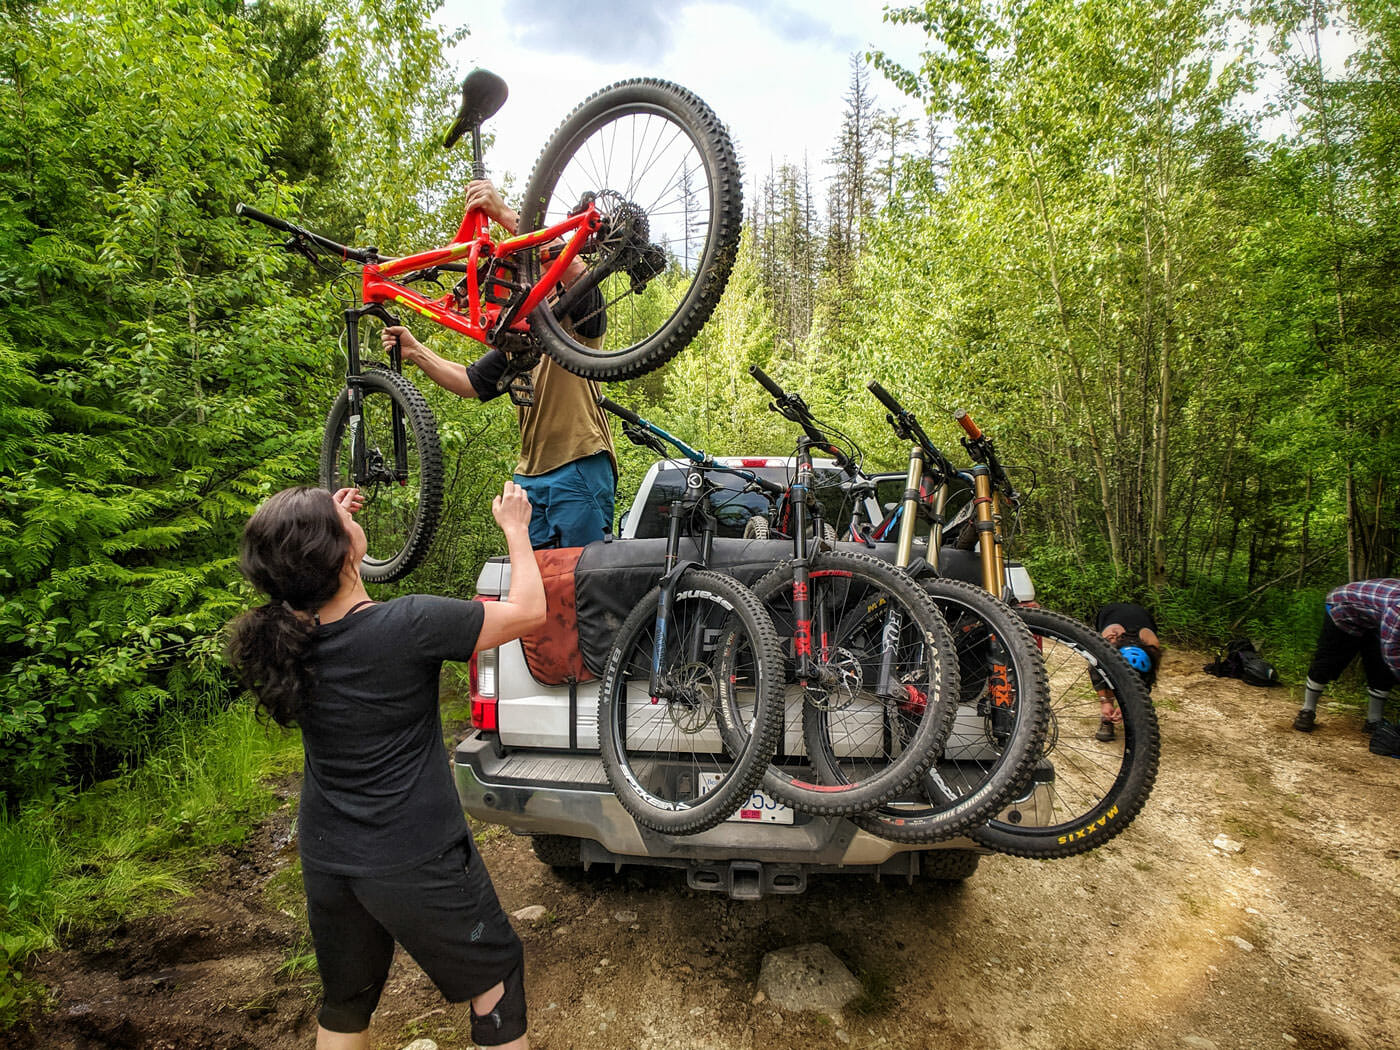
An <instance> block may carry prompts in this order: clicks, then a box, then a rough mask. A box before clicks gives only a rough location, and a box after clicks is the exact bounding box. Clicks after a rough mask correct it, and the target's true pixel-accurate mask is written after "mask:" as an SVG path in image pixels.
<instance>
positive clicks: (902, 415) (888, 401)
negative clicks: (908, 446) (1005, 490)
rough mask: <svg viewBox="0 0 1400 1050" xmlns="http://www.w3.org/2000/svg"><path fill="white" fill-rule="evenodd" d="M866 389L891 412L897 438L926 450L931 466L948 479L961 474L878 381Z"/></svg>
mask: <svg viewBox="0 0 1400 1050" xmlns="http://www.w3.org/2000/svg"><path fill="white" fill-rule="evenodd" d="M865 388H866V389H867V390H869V391H870V392H871V393H872V394H874V395H875V399H876V400H877V401H879V402H880V404H882V405H884V406H885V408H886V409H888V410H889V413H890V414H889V416H888V419H889V423H890V426H891V427H893V428H894V432H895V436H896V437H898V438H900V439H901V440H913V441H914V442H916V443H917V444H918V446H919V447H920V448H921V449H923V450H924V456H925V457H926V458H927V459H928V463H929V466H930V467H931V468H932V469H933V470H935V471H936V472H938V473H940V474H942V475H943V476H944V477H946V478H953V477H957V476H958V474H959V472H958V470H957V469H956V468H955V467H954V466H953V464H952V463H950V462H948V457H947V456H945V455H944V454H943V450H942V449H940V448H939V447H938V446H937V445H935V444H934V443H933V441H932V440H931V439H930V438H929V436H928V435H927V434H926V433H924V428H923V427H921V426H920V425H919V420H918V418H917V417H916V416H915V415H914V413H912V412H910V411H909V410H908V409H906V408H905V407H904V406H903V405H901V404H900V403H899V399H898V398H896V397H895V396H894V395H893V394H891V393H890V392H889V391H888V390H886V389H885V388H884V387H883V386H881V385H880V383H879V381H878V380H874V379H872V380H871V381H870V382H869V383H867V384H866V385H865Z"/></svg>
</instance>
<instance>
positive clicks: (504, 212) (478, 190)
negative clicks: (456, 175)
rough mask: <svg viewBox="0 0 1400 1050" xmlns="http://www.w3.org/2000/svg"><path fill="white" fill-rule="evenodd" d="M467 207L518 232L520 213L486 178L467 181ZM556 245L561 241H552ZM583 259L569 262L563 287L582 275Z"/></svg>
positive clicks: (509, 229) (503, 227) (511, 231)
mask: <svg viewBox="0 0 1400 1050" xmlns="http://www.w3.org/2000/svg"><path fill="white" fill-rule="evenodd" d="M467 207H468V208H480V209H481V210H482V211H484V212H485V213H486V214H487V216H489V217H490V218H492V219H494V220H495V221H496V222H498V223H500V224H501V228H502V229H504V230H505V231H506V232H507V233H509V234H511V235H512V236H514V235H515V234H517V233H519V232H520V213H519V212H517V211H516V210H515V209H514V208H512V207H511V206H510V205H509V204H507V203H506V202H505V198H504V197H502V196H501V192H500V190H498V189H496V187H495V185H493V184H492V183H491V182H490V180H488V179H477V180H476V181H475V182H469V183H467ZM554 243H555V244H556V245H558V244H562V243H563V242H562V241H556V242H554ZM586 269H587V267H586V266H584V264H583V260H581V259H579V258H578V257H575V258H574V261H573V262H571V263H569V267H568V269H566V270H565V271H564V276H563V278H562V280H563V282H564V287H565V288H567V287H568V286H569V285H571V284H573V283H574V282H575V281H577V280H578V279H579V278H580V277H582V276H583V272H584V270H586Z"/></svg>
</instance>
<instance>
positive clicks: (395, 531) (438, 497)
mask: <svg viewBox="0 0 1400 1050" xmlns="http://www.w3.org/2000/svg"><path fill="white" fill-rule="evenodd" d="M360 379H361V382H362V385H363V390H364V397H363V406H362V409H361V418H360V420H359V431H358V433H359V437H360V440H361V442H362V444H363V448H364V468H363V471H362V472H359V473H357V471H356V465H355V464H356V456H355V450H354V442H355V433H354V432H353V431H352V420H351V418H350V391H349V390H348V389H346V390H342V391H341V392H340V396H339V397H337V398H336V400H335V404H333V405H332V406H331V410H330V413H329V414H328V415H327V416H326V430H325V434H324V436H323V437H322V440H321V469H320V479H321V484H322V485H323V486H325V487H326V488H327V489H329V490H330V491H331V492H335V491H336V490H337V489H342V488H349V487H351V486H353V487H356V488H358V489H359V490H360V494H361V495H362V496H363V497H364V501H365V502H364V506H363V507H361V508H360V511H359V512H358V513H357V514H356V515H355V520H356V521H357V522H359V523H360V527H361V528H362V529H364V530H365V542H366V544H367V550H366V551H365V556H364V558H363V559H362V560H361V561H360V575H361V576H363V577H364V578H365V579H366V580H368V581H370V582H372V583H388V582H389V581H391V580H397V579H400V578H402V577H403V576H406V575H407V574H408V573H410V572H412V571H413V569H415V568H416V567H417V566H418V565H419V563H420V562H422V560H423V558H424V557H425V556H426V555H427V553H428V548H429V546H431V544H432V540H433V533H434V532H435V531H437V527H438V521H439V519H440V517H441V514H442V491H443V478H442V451H441V448H440V447H439V445H438V430H437V420H436V419H434V418H433V411H432V409H431V408H429V407H428V402H427V401H426V400H425V399H424V397H423V394H422V393H421V392H420V391H419V390H418V388H417V387H415V386H414V385H413V384H412V383H411V382H409V381H408V380H407V379H405V378H404V377H403V376H402V375H400V374H399V373H397V372H393V371H390V370H389V369H386V368H380V367H378V366H370V367H368V368H366V369H365V370H364V372H362V373H361V376H360ZM400 459H402V462H403V469H402V470H400V468H399V462H400Z"/></svg>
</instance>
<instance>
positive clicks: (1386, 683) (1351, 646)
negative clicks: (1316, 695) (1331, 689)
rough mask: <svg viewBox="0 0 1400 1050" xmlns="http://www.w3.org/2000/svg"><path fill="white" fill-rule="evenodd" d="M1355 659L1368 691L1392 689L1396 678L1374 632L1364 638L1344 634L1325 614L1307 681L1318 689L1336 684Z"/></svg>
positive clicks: (1359, 635)
mask: <svg viewBox="0 0 1400 1050" xmlns="http://www.w3.org/2000/svg"><path fill="white" fill-rule="evenodd" d="M1358 655H1359V656H1360V657H1361V670H1362V672H1363V673H1364V674H1365V676H1366V685H1367V687H1368V688H1370V689H1372V690H1375V691H1376V692H1378V693H1383V692H1385V691H1386V690H1387V689H1390V688H1391V687H1392V686H1394V685H1395V675H1394V674H1393V673H1392V672H1391V670H1390V667H1389V665H1387V664H1386V662H1385V657H1384V656H1382V655H1381V640H1380V636H1379V635H1378V634H1377V633H1376V632H1375V631H1367V632H1366V633H1365V634H1352V633H1350V632H1349V631H1344V630H1342V629H1341V628H1340V627H1338V626H1337V625H1336V623H1335V622H1334V621H1333V620H1332V616H1331V614H1330V613H1328V614H1327V615H1325V616H1323V618H1322V634H1321V635H1320V636H1319V638H1318V639H1317V649H1316V650H1314V651H1313V658H1312V663H1311V664H1309V665H1308V677H1309V678H1311V679H1312V680H1313V681H1314V682H1316V683H1317V684H1318V685H1326V684H1327V683H1329V682H1335V681H1336V680H1337V679H1338V678H1340V677H1342V672H1343V671H1345V670H1346V669H1347V666H1348V665H1349V664H1350V663H1351V662H1352V661H1353V660H1355V659H1356V657H1357V656H1358Z"/></svg>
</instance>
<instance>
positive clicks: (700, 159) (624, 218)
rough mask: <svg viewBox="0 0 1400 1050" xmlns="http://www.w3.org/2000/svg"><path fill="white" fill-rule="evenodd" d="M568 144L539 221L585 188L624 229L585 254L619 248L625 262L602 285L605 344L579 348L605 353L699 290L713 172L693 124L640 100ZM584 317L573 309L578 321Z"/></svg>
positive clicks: (617, 350)
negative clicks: (688, 125) (690, 127)
mask: <svg viewBox="0 0 1400 1050" xmlns="http://www.w3.org/2000/svg"><path fill="white" fill-rule="evenodd" d="M567 151H568V159H567V161H565V162H564V164H563V165H562V166H561V167H560V169H559V171H558V172H557V174H556V176H555V178H554V180H553V182H552V184H551V185H550V186H549V187H548V190H547V201H546V204H545V207H544V212H543V217H542V219H541V221H540V225H541V226H547V225H551V224H553V223H557V222H561V221H563V220H564V219H565V218H567V217H568V215H569V213H570V212H571V211H573V210H575V209H576V208H577V207H578V206H579V204H580V203H581V202H582V201H583V200H584V198H585V194H588V193H592V194H594V195H595V198H596V199H595V203H596V205H597V207H598V209H599V210H600V211H601V212H602V213H603V215H604V217H605V219H607V221H608V223H609V224H610V226H612V227H614V228H615V230H618V231H626V232H614V233H613V234H612V236H611V237H610V238H608V239H605V240H604V241H603V242H602V243H601V244H600V245H594V246H591V247H590V250H589V252H588V253H587V254H586V255H584V256H583V258H584V261H585V263H586V264H588V265H589V266H590V267H593V266H595V265H598V264H600V263H601V261H602V260H603V259H604V258H605V257H606V256H607V255H609V254H611V252H612V251H613V250H615V249H617V248H619V247H622V250H623V251H624V252H625V254H626V255H627V257H628V259H629V260H630V266H629V267H628V268H627V269H624V270H620V271H617V272H612V273H609V274H608V276H606V277H604V278H603V280H602V282H601V283H600V284H599V290H600V292H601V293H602V302H603V308H604V309H605V310H606V311H607V333H606V335H605V336H604V339H603V344H602V346H601V347H599V348H598V349H596V350H593V351H592V352H591V354H589V352H588V351H587V350H580V351H579V352H580V353H583V354H585V355H588V356H596V357H597V358H599V359H600V360H606V359H607V358H609V357H612V356H614V355H618V354H621V353H624V352H626V351H628V350H630V349H631V348H633V347H635V346H637V345H639V344H641V343H644V342H646V341H647V340H648V339H650V338H652V337H653V336H654V335H655V334H656V333H657V332H659V331H661V330H662V329H663V328H664V327H665V326H666V324H667V323H668V322H669V321H670V320H671V318H672V317H674V316H675V315H676V314H677V313H679V312H680V310H681V308H682V306H683V305H684V304H685V303H686V302H687V300H688V299H689V298H690V297H691V296H692V295H693V294H695V293H696V291H697V288H696V282H697V279H698V278H699V276H700V275H701V273H702V272H703V271H704V269H705V263H706V261H707V259H708V258H709V256H710V255H711V254H712V253H713V250H714V242H715V239H716V235H717V230H716V225H717V223H716V218H717V217H716V215H715V198H716V192H715V187H714V174H713V173H712V172H711V170H710V165H709V163H708V162H707V160H706V156H705V152H704V150H703V149H702V146H701V144H700V143H698V142H697V141H696V140H695V139H694V138H693V137H692V135H691V133H690V131H689V130H688V129H687V128H685V127H684V126H683V125H681V124H679V123H677V122H676V121H675V119H674V118H673V117H672V116H671V115H670V114H669V113H668V112H667V111H666V110H665V109H664V108H663V107H660V106H655V105H651V104H647V103H632V104H627V105H624V106H619V107H616V108H614V109H611V110H608V111H606V112H605V113H603V114H601V115H600V116H599V117H598V118H596V119H595V120H593V121H591V122H590V123H589V124H588V125H586V126H585V127H584V128H582V129H580V131H579V132H578V134H576V135H575V136H574V138H573V139H572V140H571V142H570V143H569V144H568V146H567ZM624 240H626V241H629V242H630V244H629V246H623V245H622V242H623V241H624ZM643 245H645V246H646V247H645V248H643ZM655 248H659V249H661V254H658V253H657V252H656V251H654V250H652V249H655ZM662 267H664V268H662ZM659 268H660V270H659V272H656V271H658V269H659ZM649 274H650V275H652V276H649V277H648V276H647V275H649ZM638 279H643V283H642V285H641V286H638ZM585 319H586V318H584V317H579V316H575V318H574V321H575V324H576V326H579V327H582V325H583V322H584V320H585Z"/></svg>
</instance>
